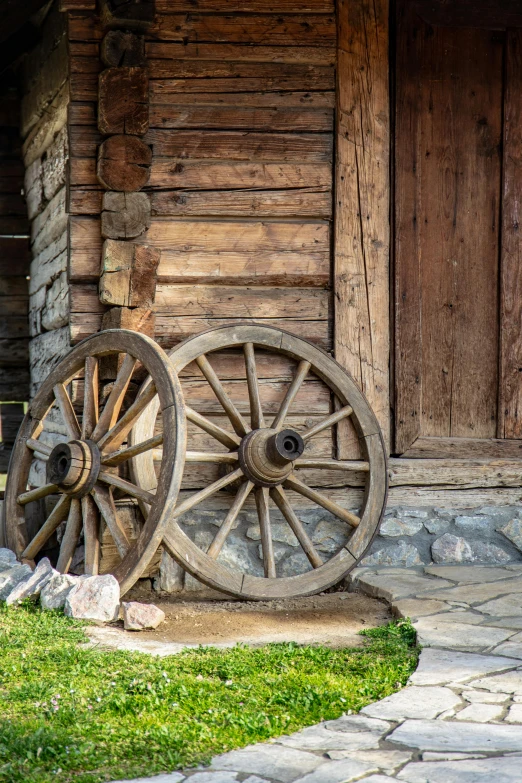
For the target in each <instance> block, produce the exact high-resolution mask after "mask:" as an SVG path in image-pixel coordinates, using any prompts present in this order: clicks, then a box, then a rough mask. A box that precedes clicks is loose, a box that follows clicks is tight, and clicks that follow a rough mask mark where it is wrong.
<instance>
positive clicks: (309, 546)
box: [131, 324, 387, 599]
mask: <svg viewBox="0 0 522 783" xmlns="http://www.w3.org/2000/svg"><path fill="white" fill-rule="evenodd" d="M230 349H232V350H235V351H236V352H237V351H238V350H239V352H240V353H242V354H243V361H244V364H242V365H241V366H242V367H243V368H244V371H245V375H246V384H247V388H248V401H249V413H250V416H249V417H248V418H247V417H246V416H245V415H242V413H241V412H240V410H239V409H238V407H237V406H236V405H235V404H234V402H233V401H232V399H231V397H230V395H229V394H228V393H227V391H226V390H225V388H224V385H223V383H222V382H221V380H220V379H219V378H218V375H217V374H216V372H215V369H214V368H213V366H212V363H213V362H214V364H215V362H216V358H217V356H218V354H217V353H215V352H220V351H226V350H230ZM261 350H262V351H264V352H266V351H267V350H269V351H272V352H276V354H282V355H284V356H285V357H290V358H291V359H292V360H293V364H294V367H295V369H294V375H293V379H292V380H290V381H289V382H288V384H287V387H286V393H285V394H284V398H283V399H281V400H280V402H279V408H278V410H277V412H276V415H275V416H274V415H273V414H272V415H271V416H270V418H268V416H267V415H266V414H265V413H264V412H263V410H262V405H261V398H260V393H259V383H258V374H257V368H256V351H259V353H260V351H261ZM259 353H258V356H259ZM214 357H216V358H214ZM238 358H240V357H238ZM269 358H270V357H269ZM280 358H281V357H280ZM170 359H171V362H172V366H173V368H174V369H175V370H176V372H177V373H178V374H180V373H183V372H185V374H186V372H187V370H186V368H187V367H188V366H189V365H191V363H195V364H196V365H197V367H198V368H199V372H200V373H201V374H202V376H203V378H204V379H205V380H206V382H208V384H209V386H210V388H211V389H212V392H213V395H215V398H217V400H218V401H219V403H220V405H221V407H222V411H224V413H226V416H227V417H228V421H229V425H230V426H228V427H221V426H219V425H217V424H216V423H215V421H212V420H211V419H210V418H208V417H207V416H204V415H202V414H201V413H200V412H198V411H196V410H194V409H193V408H192V407H191V406H190V389H188V390H187V388H184V396H185V402H186V406H187V408H186V410H187V418H188V421H189V422H191V423H192V425H195V426H196V427H197V428H200V429H201V430H202V431H203V432H204V433H206V434H207V435H210V436H211V438H212V439H213V442H214V443H215V444H216V446H217V449H214V451H213V452H194V451H187V455H186V458H187V463H186V465H187V466H189V465H190V463H192V462H201V463H217V464H218V465H220V466H222V475H221V476H220V477H219V478H217V479H216V480H215V481H213V482H212V483H210V485H208V486H206V487H204V488H203V489H201V490H200V491H198V492H196V493H195V494H192V495H191V496H189V497H188V498H187V499H185V500H183V502H181V503H180V504H179V505H178V506H177V508H176V510H175V512H174V515H173V517H172V519H171V521H170V522H169V525H168V527H167V530H166V532H165V535H164V538H163V541H164V546H165V547H166V549H167V551H168V552H169V553H170V554H171V555H172V557H174V558H175V559H176V560H177V561H178V562H179V563H180V564H181V565H182V566H183V568H184V569H186V570H187V571H188V572H189V573H190V574H192V575H193V576H195V577H196V578H197V579H198V580H200V581H201V582H203V583H205V584H207V585H209V586H211V587H213V588H216V589H217V590H220V591H222V592H225V593H229V594H232V595H235V596H239V597H242V598H248V599H264V598H282V597H288V596H298V595H310V594H313V593H316V592H319V591H321V590H324V589H325V588H327V587H329V586H331V585H333V584H335V583H336V582H338V581H339V580H340V579H341V578H343V577H344V576H346V574H347V573H348V572H349V571H350V570H351V569H352V568H353V567H354V566H355V565H356V564H357V562H358V561H359V560H360V558H361V557H362V556H363V554H364V552H365V551H366V550H367V548H368V547H369V545H370V543H371V541H372V539H373V537H374V535H375V533H376V531H377V528H378V525H379V522H380V519H381V517H382V514H383V510H384V506H385V501H386V493H387V471H386V457H385V451H384V446H383V440H382V436H381V432H380V428H379V425H378V423H377V420H376V418H375V416H374V414H373V412H372V410H371V408H370V406H369V405H368V402H367V401H366V399H365V397H364V395H363V394H362V393H361V391H360V390H359V388H358V387H357V385H356V384H355V382H354V381H353V379H352V378H351V376H350V375H349V374H348V373H347V372H345V371H344V370H343V369H342V368H341V366H340V365H339V364H337V362H335V361H334V360H333V359H332V358H331V357H330V356H329V355H328V354H326V353H325V352H324V351H322V350H321V349H319V348H318V347H316V346H314V345H312V344H311V343H309V342H307V341H305V340H302V339H300V338H298V337H295V336H293V335H291V334H289V333H287V332H284V331H281V330H279V329H276V328H273V327H268V326H259V325H255V324H240V325H236V326H224V327H219V328H217V329H211V330H208V331H205V332H202V333H201V334H199V335H197V336H195V337H192V338H190V339H188V340H186V341H185V342H184V343H182V344H180V345H179V346H178V347H177V348H176V349H175V350H173V351H172V352H171V353H170ZM270 361H272V360H270ZM191 366H194V364H192V365H191ZM307 376H308V377H310V376H312V377H314V378H315V381H316V382H317V383H320V381H319V380H318V379H321V381H322V382H323V383H324V384H325V385H326V387H327V390H328V392H329V398H330V399H331V403H330V408H329V410H330V412H329V413H328V409H327V415H325V416H324V418H322V420H321V421H318V422H317V423H316V424H315V425H314V426H312V427H309V428H308V429H305V430H303V431H301V432H297V431H296V430H295V429H292V428H291V427H289V426H288V425H287V424H286V422H287V419H288V416H289V414H290V413H291V410H292V405H293V403H294V401H295V399H296V397H297V396H298V394H299V392H300V389H301V387H302V384H303V383H304V382H305V379H306V378H307ZM211 396H212V395H211ZM215 398H214V399H215ZM334 404H336V405H337V406H338V409H337V410H334ZM156 416H157V403H156V402H154V401H153V403H152V404H151V405H150V406H149V408H148V410H147V411H146V413H145V414H144V415H143V416H142V417H141V419H140V421H139V422H137V424H136V427H135V428H134V430H133V432H132V436H131V437H132V439H133V440H134V441H135V442H137V443H139V442H142V441H143V440H147V439H149V438H150V437H152V434H153V431H154V426H155V420H156ZM345 419H349V420H350V421H351V423H352V424H353V428H354V429H353V432H354V438H355V439H356V440H358V441H359V444H360V451H361V452H362V459H357V460H343V459H332V458H320V459H317V458H314V457H313V456H312V457H309V456H307V450H308V449H307V446H308V445H309V444H310V442H311V440H312V439H313V438H314V436H316V435H317V434H318V433H321V432H324V431H327V430H331V428H333V427H334V425H337V424H338V423H339V422H341V421H343V420H345ZM310 469H313V470H314V471H321V470H325V471H334V472H336V471H344V472H347V473H348V474H353V472H354V471H355V472H357V473H358V474H359V475H361V476H362V477H363V478H362V481H363V483H364V490H363V491H362V492H361V493H360V494H361V495H362V499H361V502H360V508H359V510H358V512H357V513H354V512H353V511H351V510H347V509H346V508H344V507H343V506H342V505H341V504H340V503H339V502H336V501H334V500H332V499H331V498H329V497H328V495H327V493H326V492H325V491H323V490H322V489H318V488H314V487H313V486H310V485H309V484H308V483H306V482H305V481H304V480H302V478H301V476H303V475H306V472H307V471H310ZM131 470H132V472H133V476H134V479H135V481H136V483H137V484H140V485H142V486H148V487H150V486H153V484H154V480H155V473H154V463H153V454H152V453H150V452H149V453H148V454H141V455H139V456H137V457H136V458H134V459H133V460H132V463H131ZM337 475H338V474H337ZM224 488H228V491H230V490H232V491H234V492H235V496H233V501H232V502H231V505H230V509H229V511H228V513H227V514H226V517H225V519H224V521H223V522H222V523H221V526H220V527H219V528H218V530H217V533H216V534H215V536H214V538H213V540H212V541H211V542H210V543H209V544H208V543H207V544H205V545H203V546H202V547H200V546H198V545H197V544H196V543H195V542H194V541H193V540H191V538H190V537H189V536H188V535H187V533H186V532H185V531H184V530H183V529H182V527H183V515H184V514H186V513H187V512H189V511H191V510H192V509H195V508H196V506H198V504H200V503H201V502H202V501H204V500H205V499H207V498H209V497H210V496H212V495H215V494H216V493H217V492H218V491H219V490H222V489H224ZM252 495H253V497H254V499H255V508H256V510H257V516H258V519H259V529H260V539H261V548H262V558H263V566H264V577H263V576H256V575H252V573H247V572H245V571H244V570H241V569H239V570H238V569H235V568H230V567H227V566H225V565H224V564H223V563H222V562H220V560H219V556H220V553H221V552H222V548H223V546H224V545H225V542H226V541H227V537H228V536H229V535H230V533H231V531H232V529H233V528H234V526H235V523H236V520H237V518H238V515H239V514H240V512H241V510H242V508H243V507H244V506H245V503H246V502H248V503H251V499H249V500H248V501H247V499H248V498H249V496H252ZM297 497H300V498H301V499H302V498H303V497H304V498H306V499H307V501H310V502H311V503H312V504H316V506H318V507H319V509H324V510H325V511H326V512H328V513H327V514H326V516H327V517H329V515H332V516H333V518H334V519H335V518H336V519H337V520H341V521H342V523H343V524H344V525H345V526H346V542H345V543H344V545H343V546H341V547H340V548H339V551H337V552H336V553H335V554H334V555H333V556H330V557H328V556H326V557H325V556H324V555H323V554H322V553H320V552H319V551H318V550H317V548H316V547H315V546H314V543H313V541H312V539H311V536H310V535H309V533H308V532H307V529H306V528H307V526H306V524H303V522H302V521H301V520H300V518H299V517H300V514H299V512H298V511H296V510H295V508H294V504H293V502H292V498H294V499H295V498H297ZM270 503H272V504H273V506H275V507H276V508H277V509H278V510H279V512H280V513H281V514H282V516H283V518H284V520H286V523H287V524H288V526H289V528H290V530H291V531H292V533H293V534H294V535H295V537H296V539H297V541H298V542H299V545H300V547H301V550H302V551H303V552H304V553H305V554H306V558H307V559H308V561H309V563H310V564H311V570H308V571H305V572H304V573H299V574H297V575H292V576H284V575H282V574H281V573H278V566H277V565H276V561H275V557H274V542H273V540H272V533H271V519H270V507H269V506H270ZM329 518H332V517H329ZM337 524H338V523H337ZM296 543H297V542H295V544H296ZM303 559H304V558H303ZM305 565H306V562H305Z"/></svg>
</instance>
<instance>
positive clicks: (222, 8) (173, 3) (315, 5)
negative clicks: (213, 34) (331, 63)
mask: <svg viewBox="0 0 522 783" xmlns="http://www.w3.org/2000/svg"><path fill="white" fill-rule="evenodd" d="M62 2H69V3H71V2H72V3H74V2H77V3H81V2H87V0H62ZM181 12H187V13H195V12H198V13H209V12H218V13H219V12H221V13H223V12H226V13H230V14H231V13H240V14H247V13H259V14H333V13H334V12H335V7H334V0H278V1H277V2H268V3H267V2H265V0H156V13H158V14H178V13H181Z"/></svg>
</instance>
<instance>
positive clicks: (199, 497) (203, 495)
mask: <svg viewBox="0 0 522 783" xmlns="http://www.w3.org/2000/svg"><path fill="white" fill-rule="evenodd" d="M242 476H243V471H242V470H241V468H238V469H237V470H234V471H233V472H232V473H228V474H227V475H226V476H223V478H220V479H218V480H217V481H214V483H213V484H209V485H208V487H205V488H204V489H201V490H200V491H199V492H196V493H195V494H194V495H191V496H190V497H189V498H187V499H186V500H184V501H183V502H182V503H180V504H179V506H176V508H175V509H174V513H173V515H172V519H178V517H180V516H181V515H182V514H185V512H186V511H190V510H191V509H192V508H194V506H197V505H198V503H201V502H202V501H203V500H206V499H207V498H209V497H210V496H211V495H215V494H216V492H219V490H220V489H223V488H224V487H228V485H229V484H232V483H233V482H234V481H237V479H239V478H242Z"/></svg>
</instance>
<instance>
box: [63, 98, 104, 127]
mask: <svg viewBox="0 0 522 783" xmlns="http://www.w3.org/2000/svg"><path fill="white" fill-rule="evenodd" d="M68 121H69V126H73V125H90V126H91V127H92V128H97V127H98V107H97V104H96V103H94V101H91V102H88V101H85V102H83V101H71V102H70V103H69V106H68Z"/></svg>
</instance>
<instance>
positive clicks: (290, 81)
mask: <svg viewBox="0 0 522 783" xmlns="http://www.w3.org/2000/svg"><path fill="white" fill-rule="evenodd" d="M148 68H149V73H150V77H151V84H150V93H151V102H152V103H161V102H163V103H166V102H167V101H168V97H167V96H170V95H175V94H177V93H183V92H212V85H213V84H214V85H215V91H216V92H220V93H243V92H253V91H257V92H260V93H267V92H274V91H287V92H288V91H296V90H297V91H315V92H317V91H322V92H325V91H328V90H334V89H335V69H334V68H333V67H332V66H328V65H304V64H301V63H289V64H288V63H256V62H226V61H225V62H221V63H220V62H218V63H216V62H214V61H211V60H209V61H207V60H161V59H160V60H149V61H148Z"/></svg>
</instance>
